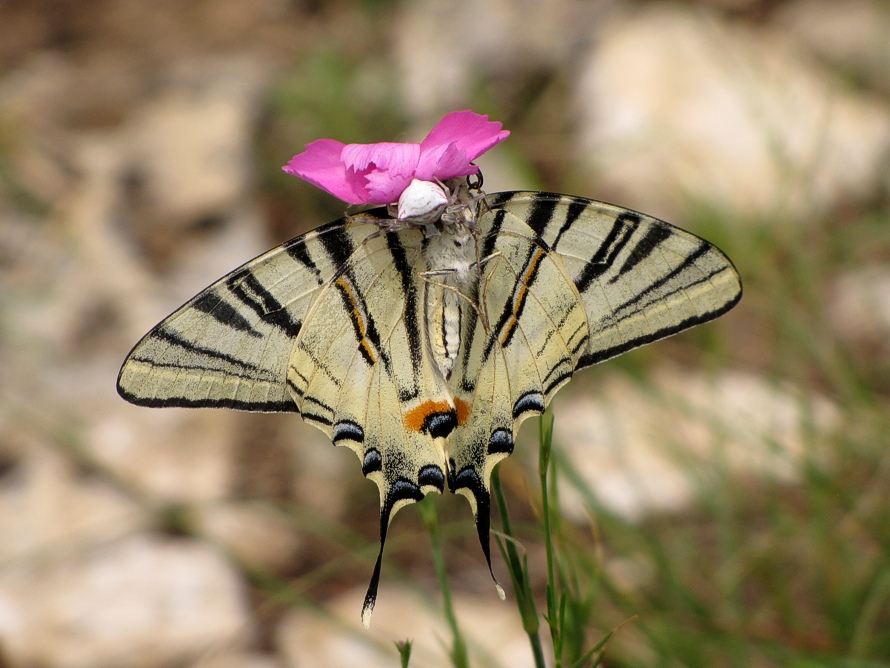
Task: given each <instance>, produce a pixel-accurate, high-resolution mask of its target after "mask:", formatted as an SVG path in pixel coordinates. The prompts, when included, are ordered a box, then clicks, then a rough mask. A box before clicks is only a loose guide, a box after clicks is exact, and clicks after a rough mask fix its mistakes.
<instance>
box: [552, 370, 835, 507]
mask: <svg viewBox="0 0 890 668" xmlns="http://www.w3.org/2000/svg"><path fill="white" fill-rule="evenodd" d="M650 381H651V383H652V385H651V386H650V385H643V384H641V383H634V382H632V381H631V380H630V379H629V378H628V377H626V376H623V375H619V374H610V375H608V376H606V377H605V378H602V377H601V379H600V384H599V385H598V386H597V389H596V392H595V393H594V394H593V395H591V394H589V393H588V394H583V395H582V394H578V395H575V396H570V394H571V393H569V394H567V395H566V396H558V397H557V399H556V400H555V403H554V414H555V416H556V422H555V426H554V434H555V436H554V441H555V443H556V447H559V448H561V452H562V453H563V455H564V456H565V457H566V458H567V459H568V461H569V465H570V466H571V468H572V469H573V470H574V471H576V472H577V474H578V475H579V476H580V477H581V479H582V480H583V483H584V484H585V486H586V487H587V488H588V489H589V490H590V492H591V493H592V494H593V496H594V497H595V498H596V499H597V500H598V501H599V502H600V503H602V504H603V505H604V506H606V507H607V508H608V509H609V510H611V511H612V512H614V513H616V514H618V515H621V516H623V517H625V518H626V519H628V520H639V519H640V518H642V517H643V516H644V515H645V514H647V513H651V512H675V511H679V510H682V509H684V508H686V507H688V506H689V505H690V504H691V503H692V502H693V501H694V499H695V498H696V496H697V495H699V494H700V493H702V492H703V491H705V490H708V489H710V488H713V487H715V486H717V485H719V484H721V481H723V480H725V479H727V478H728V477H733V476H757V477H762V478H768V479H773V480H780V481H785V482H793V481H795V480H797V479H798V477H799V471H800V467H801V466H802V465H803V462H804V460H805V459H807V458H810V457H815V458H818V457H819V453H818V441H817V440H816V439H815V438H814V437H813V436H812V435H813V434H814V433H817V432H818V433H820V434H821V436H820V437H819V438H824V437H825V435H826V434H827V433H830V432H831V430H833V429H835V428H837V427H838V424H839V412H838V409H837V407H836V406H835V405H834V404H833V403H831V402H830V401H828V400H827V399H825V398H822V397H819V396H817V395H813V394H804V393H801V392H799V391H794V390H793V389H790V388H785V387H776V386H774V385H771V384H770V383H769V382H767V381H766V380H764V379H762V378H760V377H758V376H755V375H752V374H747V373H743V372H727V373H724V374H722V375H720V376H717V377H714V378H708V377H706V376H704V375H703V374H699V373H689V372H683V371H680V370H677V369H672V368H665V369H662V370H661V371H659V372H658V373H656V374H654V375H652V376H651V377H649V378H648V379H647V382H650ZM560 501H561V503H562V505H563V510H564V512H566V513H567V514H568V515H570V516H571V517H574V518H575V519H576V520H578V521H586V520H587V514H586V513H587V511H586V506H585V502H584V500H583V498H582V497H581V495H580V494H579V493H578V492H577V490H576V489H575V488H573V487H572V486H571V485H568V484H565V485H563V486H562V487H561V488H560Z"/></svg>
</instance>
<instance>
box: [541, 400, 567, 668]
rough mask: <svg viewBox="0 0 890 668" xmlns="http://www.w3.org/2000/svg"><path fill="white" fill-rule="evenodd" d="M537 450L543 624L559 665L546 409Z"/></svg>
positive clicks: (560, 616)
mask: <svg viewBox="0 0 890 668" xmlns="http://www.w3.org/2000/svg"><path fill="white" fill-rule="evenodd" d="M538 429H539V437H540V447H539V450H538V476H539V478H540V480H541V515H542V516H543V520H544V547H545V549H546V552H547V624H548V625H549V626H550V638H551V639H552V640H553V657H554V663H555V665H557V666H561V665H562V634H561V633H560V629H561V627H562V621H563V614H564V607H563V606H561V605H558V604H557V600H556V579H555V577H554V574H553V571H554V569H553V534H552V527H551V524H550V489H549V486H548V481H547V474H548V472H549V470H550V452H551V449H552V447H553V413H552V412H551V411H550V410H547V411H546V412H545V413H544V414H543V415H541V418H540V420H539V422H538Z"/></svg>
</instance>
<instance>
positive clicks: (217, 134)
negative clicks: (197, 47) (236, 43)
mask: <svg viewBox="0 0 890 668" xmlns="http://www.w3.org/2000/svg"><path fill="white" fill-rule="evenodd" d="M268 80H269V71H268V68H267V67H266V66H265V65H264V63H262V62H261V61H260V60H258V59H257V58H255V57H253V56H240V57H239V56H227V57H205V58H203V59H196V60H186V61H182V62H180V63H178V64H177V65H176V67H175V68H174V70H173V72H172V74H171V77H170V81H168V82H167V84H166V85H165V86H164V89H163V92H162V93H161V94H160V95H159V96H158V97H157V98H156V99H154V100H153V101H151V102H150V103H149V104H147V105H145V106H144V107H142V108H141V109H140V110H139V111H138V113H137V115H136V117H135V118H134V119H133V121H132V125H131V132H132V135H131V138H130V142H129V144H128V147H129V148H130V151H131V153H130V155H129V160H130V161H131V164H130V165H129V172H128V179H129V187H130V189H131V194H132V195H133V196H134V197H136V198H137V199H138V200H139V204H141V205H143V206H147V207H150V208H151V209H152V212H151V213H152V217H153V218H154V219H155V222H156V223H157V224H162V225H176V224H182V223H183V222H192V221H194V220H198V219H201V218H204V217H207V216H215V215H219V214H220V213H221V212H226V211H228V210H230V209H232V208H234V207H236V206H237V205H238V203H239V201H240V200H242V199H244V197H245V196H246V195H247V192H248V187H249V185H250V183H251V175H252V162H251V137H252V132H253V127H254V122H255V120H256V117H257V115H258V113H259V103H260V99H261V98H260V95H261V93H262V92H263V91H264V90H265V87H266V85H267V82H268Z"/></svg>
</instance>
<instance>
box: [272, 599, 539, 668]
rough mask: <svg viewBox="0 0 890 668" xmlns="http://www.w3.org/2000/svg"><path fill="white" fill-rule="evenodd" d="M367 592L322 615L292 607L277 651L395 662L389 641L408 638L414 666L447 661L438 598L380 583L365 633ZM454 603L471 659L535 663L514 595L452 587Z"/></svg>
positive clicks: (309, 660)
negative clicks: (363, 612)
mask: <svg viewBox="0 0 890 668" xmlns="http://www.w3.org/2000/svg"><path fill="white" fill-rule="evenodd" d="M486 594H488V596H487V597H486ZM510 595H511V594H508V597H509V596H510ZM364 598H365V591H364V589H361V590H359V589H354V590H352V591H349V592H347V593H345V594H343V595H342V596H339V597H338V598H336V599H334V600H333V601H331V602H330V603H329V604H328V605H326V606H325V612H324V613H318V612H312V611H310V610H297V609H294V610H291V611H290V612H289V613H288V614H287V615H286V616H285V618H284V619H283V620H282V622H281V624H280V625H279V628H278V647H279V651H280V652H281V653H282V654H283V655H284V657H285V660H286V661H287V662H288V665H294V666H312V667H313V668H328V667H330V668H340V667H341V666H363V667H367V668H373V667H374V666H381V667H382V666H393V665H398V652H397V651H396V649H395V647H394V646H393V643H394V642H396V641H400V640H406V639H408V640H411V641H412V643H413V648H412V651H411V664H410V665H411V666H412V668H415V667H416V668H426V667H428V666H446V665H451V661H450V659H449V657H448V648H449V645H450V639H451V632H450V630H449V628H448V626H447V624H446V622H445V618H444V615H443V612H442V608H441V603H440V602H439V597H438V596H429V595H428V594H425V593H424V592H422V591H420V590H415V589H407V588H404V587H395V586H387V585H385V584H384V585H382V586H381V587H380V592H379V595H378V597H377V607H376V608H375V610H374V615H373V617H372V618H371V628H370V630H369V631H365V630H364V629H363V628H362V625H361V621H360V619H359V612H360V609H361V604H362V601H364ZM454 605H455V610H456V615H457V618H458V620H459V623H460V628H461V632H462V633H463V634H464V638H465V640H466V642H467V645H468V648H469V653H470V657H471V658H473V657H483V659H484V660H483V661H482V662H481V663H482V664H483V665H487V666H510V667H511V668H513V667H514V666H531V665H533V663H532V656H531V652H530V650H529V644H528V636H526V635H525V633H524V632H523V631H522V622H521V620H520V618H519V613H518V611H517V609H516V604H515V601H511V600H507V601H501V600H499V599H498V597H497V594H496V593H495V591H494V587H491V589H490V590H488V591H486V592H482V593H481V594H480V596H478V597H476V596H469V595H466V594H460V593H456V592H455V594H454ZM542 635H546V633H545V634H542ZM545 652H546V650H545ZM473 665H476V664H475V662H474V663H473Z"/></svg>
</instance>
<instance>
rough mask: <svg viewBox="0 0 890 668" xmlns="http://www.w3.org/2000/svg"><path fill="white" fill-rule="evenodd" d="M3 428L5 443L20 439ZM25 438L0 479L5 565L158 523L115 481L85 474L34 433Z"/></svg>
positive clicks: (0, 551)
mask: <svg viewBox="0 0 890 668" xmlns="http://www.w3.org/2000/svg"><path fill="white" fill-rule="evenodd" d="M3 427H4V440H5V441H8V440H9V439H10V437H11V436H12V438H15V435H11V434H10V433H9V431H8V430H9V429H10V428H11V427H12V428H14V427H13V425H10V424H9V423H6V424H4V425H3ZM22 438H23V442H22V443H20V445H21V446H23V452H20V454H19V457H20V459H18V461H17V462H16V463H15V465H14V467H13V468H12V470H11V471H7V474H6V475H4V476H3V477H2V478H0V508H2V509H3V512H2V513H0V535H2V536H3V541H2V542H0V560H2V562H3V563H5V564H9V563H19V562H21V563H28V562H30V561H31V560H33V559H35V558H40V557H41V556H42V555H53V556H54V557H58V556H59V555H61V554H63V553H64V554H68V553H71V552H77V551H80V550H83V549H85V548H90V547H93V546H95V545H99V544H102V543H105V542H108V541H110V540H114V539H117V538H120V537H122V536H125V535H127V534H130V533H133V532H134V531H138V530H142V529H144V528H146V527H147V526H149V525H150V524H151V523H152V518H151V516H150V514H149V513H148V512H147V511H146V510H145V509H144V508H140V507H139V505H138V504H136V503H135V502H133V500H132V499H130V498H129V497H127V496H126V495H125V494H124V493H123V492H122V491H121V490H119V489H116V488H115V487H114V486H112V485H111V484H110V483H109V482H107V481H105V480H103V479H101V478H100V477H98V476H96V475H84V474H83V472H82V471H78V468H77V466H76V465H75V464H73V463H72V462H71V460H70V459H67V458H65V457H64V456H63V455H62V454H61V453H59V452H57V451H55V450H52V449H49V448H48V447H47V446H46V444H45V443H41V442H39V441H38V440H37V439H36V438H35V436H34V435H23V436H22ZM4 445H6V444H5V443H4ZM4 449H6V448H4Z"/></svg>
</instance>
